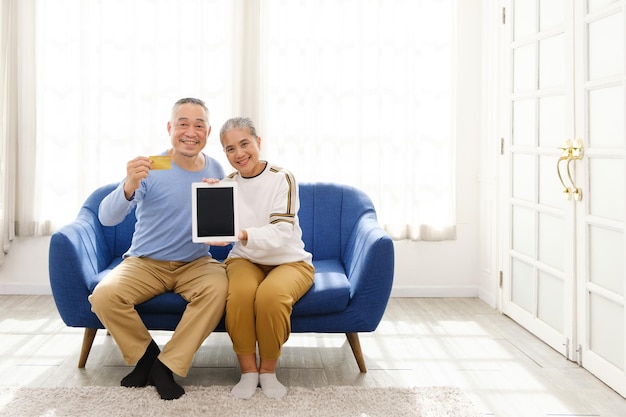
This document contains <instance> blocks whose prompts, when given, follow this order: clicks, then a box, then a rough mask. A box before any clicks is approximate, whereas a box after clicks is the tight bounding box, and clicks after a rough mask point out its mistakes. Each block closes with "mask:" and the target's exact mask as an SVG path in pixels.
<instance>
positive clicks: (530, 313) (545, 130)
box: [502, 0, 626, 396]
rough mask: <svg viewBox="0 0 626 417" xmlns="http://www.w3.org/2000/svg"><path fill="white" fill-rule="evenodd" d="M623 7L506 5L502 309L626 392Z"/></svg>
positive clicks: (591, 0) (615, 0)
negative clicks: (507, 73)
mask: <svg viewBox="0 0 626 417" xmlns="http://www.w3.org/2000/svg"><path fill="white" fill-rule="evenodd" d="M625 3H626V1H625V0H575V1H574V2H571V1H562V0H561V1H556V0H518V1H514V0H513V1H511V2H510V4H508V7H507V8H506V15H507V22H506V25H505V31H506V33H507V36H509V42H507V43H506V49H507V54H508V61H509V62H510V83H509V88H508V89H507V95H506V97H505V98H504V99H503V101H504V103H505V105H506V106H507V108H508V109H509V114H510V120H509V121H508V122H509V123H508V125H507V126H508V127H510V129H507V131H510V136H506V137H505V145H508V146H505V147H504V149H505V152H504V159H505V161H506V162H505V166H506V169H507V171H506V172H507V173H508V180H507V186H506V187H504V189H505V190H506V191H505V202H504V207H505V215H504V217H505V218H506V222H505V224H506V225H507V227H506V233H505V234H506V240H505V242H506V243H507V246H506V247H507V251H506V254H505V256H504V260H503V278H504V279H503V292H502V295H503V299H502V308H503V312H504V313H505V314H507V315H509V316H510V317H512V318H513V319H514V320H516V321H518V322H519V323H520V324H522V325H523V326H524V327H526V328H527V329H529V330H530V331H531V332H533V333H534V334H536V335H537V336H538V337H540V338H541V339H542V340H544V341H545V342H546V343H548V344H549V345H550V346H552V347H553V348H554V349H556V350H557V351H559V352H561V353H562V354H563V355H565V356H566V357H567V358H568V359H571V360H575V361H578V362H579V363H581V364H582V366H584V367H585V368H587V369H588V370H590V371H591V372H592V373H594V374H595V375H596V376H598V377H599V378H600V379H602V380H603V381H605V382H606V383H607V384H608V385H610V386H611V387H612V388H614V389H615V390H616V391H618V392H620V393H621V394H622V395H625V396H626V372H625V362H626V343H625V340H626V310H625V308H624V303H625V293H626V268H625V266H624V263H625V258H626V234H625V226H624V222H625V220H626V214H625V213H626V164H625V160H626V133H625V132H626V129H625V123H626V122H625V119H626V106H625V104H624V103H625V102H626V89H625V87H624V86H625V75H624V68H625V63H624V61H625V59H626V50H625V45H624V36H625V31H624V26H625V21H626V16H625V12H624V9H625Z"/></svg>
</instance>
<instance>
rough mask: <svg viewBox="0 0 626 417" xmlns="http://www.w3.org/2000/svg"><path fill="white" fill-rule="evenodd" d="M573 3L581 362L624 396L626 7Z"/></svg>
mask: <svg viewBox="0 0 626 417" xmlns="http://www.w3.org/2000/svg"><path fill="white" fill-rule="evenodd" d="M576 3H577V5H576V7H577V9H576V10H575V16H576V23H575V26H576V33H577V41H576V54H577V57H578V58H577V63H576V74H577V75H576V87H575V91H576V93H575V95H576V117H575V119H576V134H577V137H580V138H582V142H583V143H584V146H585V151H584V158H583V159H582V160H581V161H580V162H579V163H578V165H577V167H576V168H577V169H578V175H577V180H578V181H579V183H580V186H581V187H582V189H583V198H582V200H581V201H580V203H579V204H577V206H576V219H577V235H578V240H577V243H576V249H577V250H576V257H577V263H576V270H577V275H578V291H577V299H578V300H577V301H578V309H577V314H578V317H577V325H578V343H579V346H578V347H577V348H578V349H580V355H579V357H578V361H579V362H580V363H582V365H583V366H584V367H585V368H587V369H588V370H589V371H591V372H592V373H593V374H595V375H596V376H598V377H599V378H600V379H602V380H603V381H605V382H606V383H607V384H608V385H609V386H611V387H612V388H613V389H615V390H616V391H617V392H619V393H620V394H622V395H623V396H626V371H625V369H626V368H625V365H626V364H625V361H626V345H625V340H626V311H625V309H624V300H625V297H624V296H625V290H626V275H625V274H626V271H625V268H624V262H625V258H626V251H625V250H626V244H625V236H626V235H625V233H624V222H625V220H626V215H625V213H626V203H625V201H626V193H625V189H626V165H625V160H626V134H625V132H626V129H625V128H624V124H625V123H626V122H625V118H626V106H625V105H624V103H625V101H626V89H625V88H624V87H625V82H626V78H625V72H624V68H625V64H624V61H625V59H626V49H625V45H624V36H625V32H624V27H625V21H626V14H625V6H626V2H625V1H624V0H621V1H610V0H593V1H588V2H582V1H577V2H576Z"/></svg>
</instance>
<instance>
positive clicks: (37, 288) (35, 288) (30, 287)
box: [0, 282, 52, 295]
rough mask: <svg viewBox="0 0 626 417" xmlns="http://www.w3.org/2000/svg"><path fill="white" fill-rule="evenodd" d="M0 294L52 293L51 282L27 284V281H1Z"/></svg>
mask: <svg viewBox="0 0 626 417" xmlns="http://www.w3.org/2000/svg"><path fill="white" fill-rule="evenodd" d="M0 294H2V295H50V294H52V289H51V288H50V284H28V283H27V284H25V283H10V282H2V283H0Z"/></svg>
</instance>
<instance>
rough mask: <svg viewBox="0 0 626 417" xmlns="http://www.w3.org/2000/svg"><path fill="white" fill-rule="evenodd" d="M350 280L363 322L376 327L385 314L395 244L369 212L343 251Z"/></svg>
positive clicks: (353, 307) (352, 302)
mask: <svg viewBox="0 0 626 417" xmlns="http://www.w3.org/2000/svg"><path fill="white" fill-rule="evenodd" d="M343 261H344V267H345V270H346V274H347V276H348V280H349V281H350V286H351V288H350V297H351V300H350V305H349V307H348V308H349V309H350V310H351V311H352V312H353V314H355V315H358V316H359V321H360V322H361V323H362V326H363V327H365V328H368V330H369V331H373V330H375V329H376V327H377V326H378V323H379V322H380V320H381V319H382V317H383V313H384V312H385V308H386V307H387V302H388V301H389V296H390V294H391V288H392V285H393V275H394V263H395V258H394V246H393V241H392V240H391V238H390V237H389V235H388V234H387V233H386V232H385V231H384V230H383V228H382V227H381V226H380V224H379V223H378V221H377V220H376V215H375V214H374V213H372V212H369V213H366V214H364V215H363V216H361V218H360V219H359V220H358V222H357V223H356V225H355V227H354V229H353V230H352V233H351V236H350V238H349V239H348V244H347V246H346V249H345V252H344V254H343Z"/></svg>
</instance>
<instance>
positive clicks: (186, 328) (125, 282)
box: [89, 256, 228, 377]
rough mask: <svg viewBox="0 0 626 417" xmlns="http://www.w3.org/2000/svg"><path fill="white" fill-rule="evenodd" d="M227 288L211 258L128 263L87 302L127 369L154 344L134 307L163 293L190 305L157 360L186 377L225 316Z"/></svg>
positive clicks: (221, 267)
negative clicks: (195, 356)
mask: <svg viewBox="0 0 626 417" xmlns="http://www.w3.org/2000/svg"><path fill="white" fill-rule="evenodd" d="M227 288H228V280H227V278H226V271H225V267H224V265H223V264H221V263H220V262H218V261H216V260H214V259H213V258H211V257H209V256H207V257H203V258H200V259H197V260H195V261H192V262H167V261H157V260H154V259H149V258H136V257H129V258H126V259H124V260H123V261H122V263H121V264H120V265H118V266H117V267H115V268H114V269H113V270H112V271H111V272H110V273H109V274H107V276H106V277H105V278H104V279H103V280H102V281H101V282H100V283H99V284H98V285H97V286H96V288H95V289H94V291H93V294H92V295H91V296H90V297H89V301H90V302H91V308H92V310H93V312H94V313H95V314H96V315H97V316H98V318H99V319H100V321H101V322H102V324H104V326H105V327H106V329H107V330H108V331H109V332H110V333H111V336H113V338H114V340H115V342H116V343H117V345H118V347H119V348H120V351H121V352H122V355H123V357H124V360H125V361H126V363H128V364H129V365H130V364H134V363H136V362H137V361H138V360H139V359H140V358H141V357H142V356H143V354H144V353H145V351H146V349H147V347H148V345H149V344H150V341H151V340H152V336H151V335H150V333H149V332H148V329H147V328H146V326H145V325H144V323H143V321H142V320H141V318H140V317H139V314H138V313H137V311H136V310H135V305H137V304H141V303H143V302H144V301H147V300H149V299H150V298H152V297H154V296H156V295H158V294H162V293H164V292H174V293H177V294H180V295H181V296H182V297H183V298H184V299H185V300H186V301H187V302H188V304H187V307H186V309H185V312H184V313H183V316H182V318H181V320H180V323H179V324H178V326H176V330H175V331H174V333H173V335H172V338H171V339H170V341H169V342H168V343H167V344H166V345H165V346H164V348H163V351H162V352H161V354H160V355H159V360H160V361H161V362H163V363H164V364H165V365H166V366H167V367H168V368H170V369H171V370H172V371H173V372H174V373H176V374H177V375H180V376H183V377H184V376H187V372H189V368H190V366H191V362H192V361H193V357H194V355H195V353H196V351H197V350H198V348H199V347H200V345H201V344H202V342H204V340H205V339H206V338H207V337H208V336H209V334H210V333H211V332H212V331H213V330H214V329H215V327H216V326H217V324H218V323H219V321H220V319H221V318H222V316H223V314H224V305H225V302H226V293H227Z"/></svg>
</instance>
